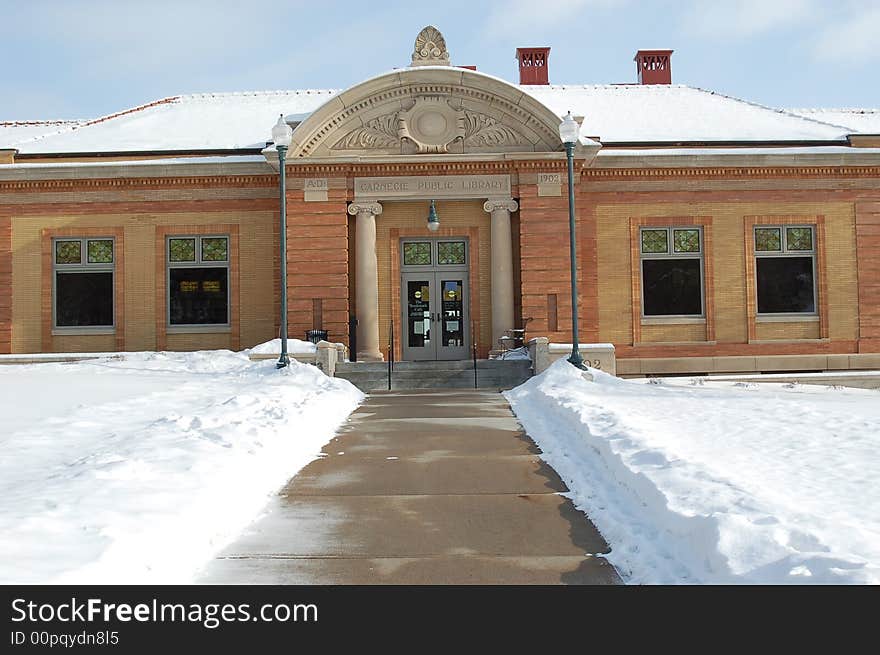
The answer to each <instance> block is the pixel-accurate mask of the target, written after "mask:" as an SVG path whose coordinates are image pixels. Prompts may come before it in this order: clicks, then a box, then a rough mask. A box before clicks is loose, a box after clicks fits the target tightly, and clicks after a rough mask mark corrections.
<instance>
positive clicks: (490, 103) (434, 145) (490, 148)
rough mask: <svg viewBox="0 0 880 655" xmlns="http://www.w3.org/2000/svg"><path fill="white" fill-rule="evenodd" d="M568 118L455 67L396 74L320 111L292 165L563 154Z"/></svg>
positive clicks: (297, 140)
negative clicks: (308, 160)
mask: <svg viewBox="0 0 880 655" xmlns="http://www.w3.org/2000/svg"><path fill="white" fill-rule="evenodd" d="M559 121H560V118H559V117H558V116H556V115H555V114H554V113H553V112H552V111H550V110H549V109H548V108H547V107H546V106H544V105H543V104H542V103H540V102H539V101H538V100H536V99H534V98H533V97H531V96H530V95H527V94H526V93H524V92H523V91H522V90H521V89H519V88H518V87H516V86H514V85H512V84H509V83H508V82H505V81H503V80H499V79H498V78H495V77H492V76H489V75H485V74H483V73H478V72H476V71H471V70H468V69H464V68H452V67H418V68H407V69H403V70H398V71H393V72H391V73H387V74H385V75H381V76H379V77H376V78H373V79H370V80H367V81H366V82H362V83H360V84H357V85H355V86H353V87H351V88H350V89H348V90H346V91H344V92H342V93H340V94H339V95H337V96H335V97H333V98H332V99H331V100H329V101H328V102H327V103H325V104H324V105H322V106H321V107H319V108H318V109H317V110H315V112H314V113H312V114H311V115H310V116H309V117H308V118H307V119H306V120H304V121H303V122H302V123H300V124H299V125H298V126H297V128H296V129H295V130H294V132H293V142H292V143H291V146H290V149H289V155H288V156H289V157H291V158H293V157H321V158H323V157H347V156H349V157H350V156H363V155H381V156H389V155H407V154H418V153H435V154H438V153H440V154H442V153H450V154H462V153H498V152H555V151H559V150H562V142H561V141H560V139H559V131H558V130H559Z"/></svg>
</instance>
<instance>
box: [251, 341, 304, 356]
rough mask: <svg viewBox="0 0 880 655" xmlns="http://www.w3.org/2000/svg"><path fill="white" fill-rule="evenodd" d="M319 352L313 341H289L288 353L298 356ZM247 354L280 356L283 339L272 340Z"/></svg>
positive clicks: (257, 346) (258, 345)
mask: <svg viewBox="0 0 880 655" xmlns="http://www.w3.org/2000/svg"><path fill="white" fill-rule="evenodd" d="M317 351H318V346H317V345H316V344H314V343H312V342H311V341H301V340H300V339H288V340H287V352H288V353H291V354H297V355H314V354H315V353H316V352H317ZM244 353H245V354H253V355H278V354H280V353H281V339H272V340H271V341H266V342H265V343H261V344H257V345H256V346H254V347H253V348H248V349H247V350H245V351H244Z"/></svg>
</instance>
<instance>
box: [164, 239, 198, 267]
mask: <svg viewBox="0 0 880 655" xmlns="http://www.w3.org/2000/svg"><path fill="white" fill-rule="evenodd" d="M168 259H169V260H170V261H172V262H194V261H195V260H196V240H195V239H168Z"/></svg>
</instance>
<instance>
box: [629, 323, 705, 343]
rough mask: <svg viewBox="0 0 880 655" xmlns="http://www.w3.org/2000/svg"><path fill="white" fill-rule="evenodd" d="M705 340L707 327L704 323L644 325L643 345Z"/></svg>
mask: <svg viewBox="0 0 880 655" xmlns="http://www.w3.org/2000/svg"><path fill="white" fill-rule="evenodd" d="M705 340H706V325H705V324H703V323H700V324H694V323H676V324H674V325H642V343H654V342H656V343H676V342H688V341H705Z"/></svg>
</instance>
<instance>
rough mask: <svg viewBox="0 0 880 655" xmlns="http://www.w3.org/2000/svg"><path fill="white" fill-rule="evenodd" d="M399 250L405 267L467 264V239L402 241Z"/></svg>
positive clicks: (438, 266) (440, 266) (441, 266)
mask: <svg viewBox="0 0 880 655" xmlns="http://www.w3.org/2000/svg"><path fill="white" fill-rule="evenodd" d="M401 251H402V259H403V265H404V266H406V267H414V266H418V267H436V268H444V267H447V266H448V267H450V268H452V267H459V268H460V267H462V266H466V265H467V241H465V240H463V239H442V240H440V239H433V240H427V239H426V240H424V241H404V242H403V244H402V248H401Z"/></svg>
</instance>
